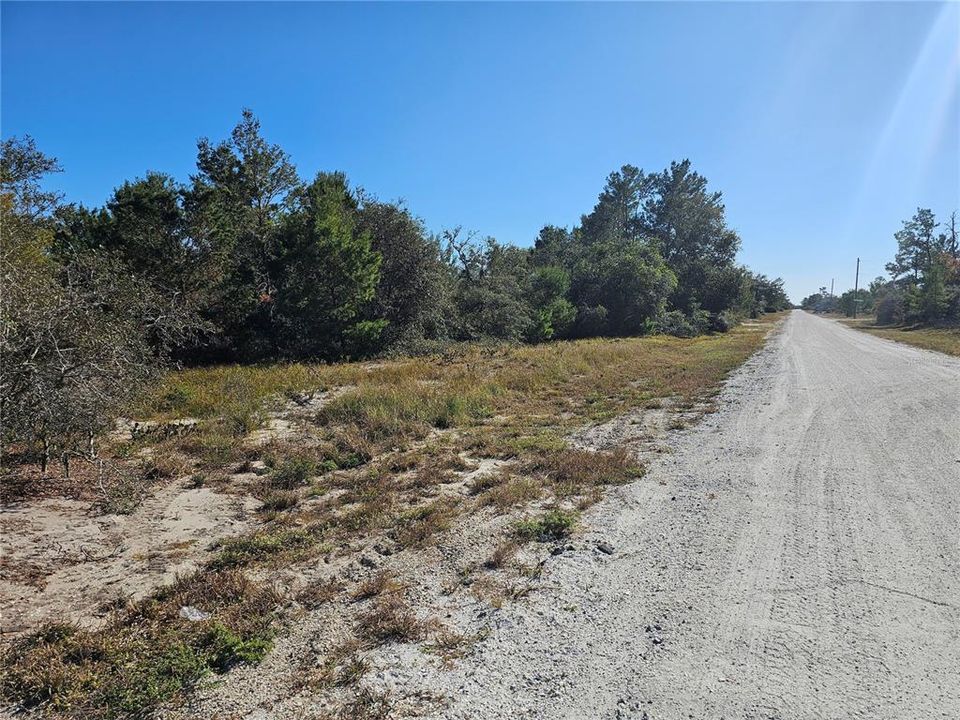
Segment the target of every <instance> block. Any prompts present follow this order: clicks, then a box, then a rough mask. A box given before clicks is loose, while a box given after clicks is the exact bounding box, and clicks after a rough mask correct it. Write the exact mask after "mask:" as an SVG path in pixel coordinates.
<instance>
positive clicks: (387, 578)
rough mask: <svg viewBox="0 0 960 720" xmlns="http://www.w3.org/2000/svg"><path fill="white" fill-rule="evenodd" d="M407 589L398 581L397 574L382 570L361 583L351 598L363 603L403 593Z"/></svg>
mask: <svg viewBox="0 0 960 720" xmlns="http://www.w3.org/2000/svg"><path fill="white" fill-rule="evenodd" d="M405 588H406V585H405V584H404V583H402V582H400V580H398V579H397V576H396V574H395V573H393V572H392V571H390V570H380V571H378V572H376V573H374V574H373V575H371V576H370V577H369V578H367V579H366V580H364V581H363V582H361V583H360V584H359V585H358V586H357V587H356V589H355V590H354V591H353V593H351V595H350V598H351V599H352V600H353V601H354V602H361V601H363V600H369V599H370V598H375V597H379V596H380V595H384V594H387V593H398V592H402V591H403V590H404V589H405Z"/></svg>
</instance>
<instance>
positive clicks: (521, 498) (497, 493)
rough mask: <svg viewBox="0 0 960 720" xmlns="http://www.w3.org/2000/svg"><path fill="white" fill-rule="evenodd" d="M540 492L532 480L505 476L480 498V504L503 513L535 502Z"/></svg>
mask: <svg viewBox="0 0 960 720" xmlns="http://www.w3.org/2000/svg"><path fill="white" fill-rule="evenodd" d="M541 492H542V490H541V488H540V485H539V484H538V483H537V482H536V481H535V480H533V479H532V478H529V477H513V476H511V475H506V480H505V481H503V482H500V483H497V484H496V485H494V486H493V487H492V488H490V489H489V490H487V491H486V492H485V493H483V495H481V496H480V504H481V505H493V506H495V507H496V508H497V509H499V510H501V511H503V510H507V509H509V508H511V507H514V506H516V505H522V504H524V503H527V502H530V501H532V500H536V499H537V498H539V497H540V494H541Z"/></svg>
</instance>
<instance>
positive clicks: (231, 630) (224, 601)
mask: <svg viewBox="0 0 960 720" xmlns="http://www.w3.org/2000/svg"><path fill="white" fill-rule="evenodd" d="M776 319H777V318H776V317H775V316H774V317H767V318H764V319H763V321H762V322H761V323H759V324H752V325H745V326H741V327H738V328H736V329H734V330H733V331H731V332H730V333H727V334H724V335H716V336H709V337H701V338H692V339H680V338H670V337H647V338H623V339H594V340H581V341H574V342H556V343H549V344H543V345H533V346H499V347H495V348H491V347H489V346H485V347H479V346H464V347H461V348H458V349H456V350H455V351H453V352H450V353H447V354H445V355H438V356H435V357H431V358H423V357H421V358H409V359H399V360H389V361H385V362H381V363H376V364H373V363H344V364H339V365H306V364H277V365H270V366H251V367H241V366H223V367H207V368H197V369H190V370H184V371H179V372H174V373H170V374H169V375H167V376H166V377H165V378H164V379H163V381H162V382H161V383H160V385H159V386H158V387H157V388H156V389H155V391H154V392H152V393H151V394H150V395H149V396H148V397H145V398H144V399H143V400H142V401H141V403H140V404H139V406H138V407H137V408H135V410H136V412H137V415H138V416H139V417H142V418H144V419H154V420H164V419H172V418H178V417H194V418H197V419H199V421H200V422H199V423H198V424H197V425H196V426H195V427H194V428H193V429H192V431H191V432H190V433H188V434H184V435H182V436H181V435H177V436H173V437H164V438H162V439H159V440H157V441H156V443H155V444H154V445H153V450H154V457H157V458H165V459H166V458H176V459H177V462H180V459H182V460H183V461H184V473H185V474H190V473H193V474H194V475H195V476H196V477H199V478H202V481H203V484H214V483H215V484H217V486H218V488H219V489H221V490H230V489H231V488H232V486H231V485H230V483H231V482H235V483H236V488H235V489H236V491H238V492H241V493H244V494H249V493H251V492H252V493H254V494H257V495H258V496H259V497H261V499H262V500H263V501H264V503H263V512H262V513H260V514H259V516H258V517H259V520H260V524H259V525H258V527H257V528H256V529H255V530H254V531H253V532H251V533H249V534H247V535H243V536H239V537H234V538H230V539H227V540H224V541H222V542H220V543H219V544H218V545H217V546H216V547H215V550H216V554H215V556H214V558H213V559H212V560H211V561H210V562H209V563H208V564H207V566H206V567H204V568H203V569H202V570H201V571H199V572H198V573H197V575H195V576H193V577H192V578H191V579H189V580H187V581H181V582H180V583H178V584H177V585H176V586H174V588H172V589H169V590H164V591H160V592H159V593H157V594H156V595H154V596H153V597H152V598H150V599H149V600H147V601H144V603H141V604H139V605H137V606H136V607H134V608H131V609H128V610H126V611H124V613H123V614H122V615H120V616H118V617H117V618H116V619H115V620H114V621H112V622H111V623H110V624H109V625H108V626H107V627H106V628H104V629H103V630H101V631H97V632H87V631H82V630H78V629H76V628H71V627H66V626H56V627H53V628H50V629H47V630H45V631H43V633H41V634H37V635H36V636H32V637H31V638H28V639H25V640H24V641H23V642H22V643H19V644H17V645H16V646H14V649H13V650H11V654H9V655H8V656H7V657H5V658H4V660H5V664H6V666H7V667H9V668H10V670H9V671H8V672H7V674H6V676H5V678H4V680H3V697H4V698H5V699H7V700H8V701H9V702H11V703H21V704H24V705H26V706H36V705H38V704H40V703H45V707H48V708H50V709H51V710H52V711H54V713H55V714H56V713H59V714H60V715H64V716H68V717H92V718H101V717H102V718H112V717H120V716H124V715H137V714H149V711H151V710H152V709H154V708H156V707H157V706H158V705H159V704H162V703H164V702H167V701H169V700H171V699H173V698H175V697H177V696H178V695H180V694H182V693H183V692H184V691H185V690H186V689H188V688H190V687H191V686H193V685H194V684H195V683H196V682H197V681H198V680H200V679H201V678H203V677H204V676H206V675H209V674H211V673H214V674H215V673H219V672H223V671H225V670H226V669H227V668H229V667H230V666H232V665H234V664H237V663H253V662H257V660H258V659H259V658H260V657H262V655H263V653H264V652H266V650H267V648H268V647H269V643H270V640H271V638H272V637H273V633H274V632H275V626H276V624H277V614H276V609H275V608H276V607H277V605H278V599H277V598H276V597H275V596H274V595H271V592H272V591H269V590H266V589H264V588H262V587H260V586H255V585H253V584H251V583H250V582H249V581H247V580H245V579H244V580H241V578H243V577H244V576H243V575H242V574H241V572H240V570H241V569H245V568H250V569H254V568H255V569H256V570H257V572H258V577H259V574H261V573H262V574H264V575H265V576H266V577H268V578H269V577H270V575H269V571H270V570H271V569H276V568H280V567H287V566H290V565H296V564H297V563H300V562H303V561H304V560H305V559H307V558H311V557H314V556H315V555H316V554H317V553H319V552H328V553H329V552H333V550H332V548H334V547H335V548H336V552H337V553H349V552H355V551H356V550H355V548H357V547H360V546H363V545H366V541H367V539H369V538H371V537H380V538H381V539H383V540H384V541H385V542H386V543H387V544H395V546H398V547H399V548H400V549H401V550H405V551H414V552H415V551H419V550H421V549H423V548H426V547H430V546H431V545H433V544H435V543H436V542H437V537H438V536H440V535H441V534H443V533H445V532H447V531H449V530H450V529H451V528H455V527H456V523H457V519H458V517H459V516H460V515H462V514H463V513H468V512H477V511H479V510H483V511H484V512H492V513H495V514H508V513H516V512H517V509H518V508H523V507H525V506H528V505H530V504H531V503H533V502H542V503H546V504H547V506H548V507H550V506H551V504H552V503H557V502H559V501H566V503H565V504H566V505H573V506H575V507H579V508H583V507H586V506H587V505H588V504H589V503H590V502H593V501H594V500H595V499H597V498H598V497H600V495H601V494H602V492H603V490H604V489H605V488H607V487H609V486H611V485H617V484H622V483H625V482H629V481H631V480H633V479H635V478H637V477H639V476H640V475H641V474H642V472H643V468H642V467H640V466H639V465H638V464H637V463H636V462H635V460H634V459H633V458H632V457H631V456H630V455H629V453H627V452H626V451H620V452H589V451H584V450H578V449H574V448H570V447H568V445H567V441H566V438H567V437H568V436H569V433H570V432H571V431H572V430H573V429H575V428H577V427H580V426H582V425H583V424H585V423H587V422H593V421H600V420H604V419H607V418H610V417H613V416H615V415H617V414H619V413H622V412H625V411H628V410H630V409H633V408H637V407H653V406H658V405H659V404H660V399H661V398H667V397H672V398H677V399H678V403H674V404H679V405H680V406H683V405H684V404H687V405H690V404H692V403H693V402H694V401H695V400H697V399H700V398H703V397H705V396H707V395H709V393H710V392H711V391H712V389H713V388H714V387H715V386H716V384H717V383H718V382H719V381H720V380H722V379H723V378H724V377H725V376H726V374H727V373H729V372H730V371H731V370H733V369H734V368H735V367H737V366H738V365H739V364H740V363H741V362H743V360H745V359H746V358H747V357H748V356H749V355H750V354H751V353H752V352H753V351H755V350H756V349H757V348H759V347H760V345H761V344H762V342H763V337H764V334H765V332H764V331H765V330H767V329H769V328H770V326H771V323H772V322H773V321H774V320H776ZM328 389H336V390H337V392H336V393H331V395H330V399H329V401H328V402H327V403H326V404H325V405H323V406H322V407H319V409H317V410H311V411H310V412H311V413H313V415H312V417H309V418H307V419H306V420H305V421H304V423H302V424H303V425H304V427H303V428H302V429H300V430H298V432H300V433H302V434H301V435H295V436H293V437H290V438H284V439H278V440H273V441H270V442H267V443H266V444H263V443H254V442H252V441H248V439H247V435H248V434H249V433H250V432H251V431H253V430H255V429H257V428H259V427H261V426H263V424H264V421H265V419H266V418H267V417H268V413H270V412H271V411H274V410H277V409H279V408H280V407H281V406H282V405H283V404H284V403H285V402H288V401H289V400H290V399H292V398H297V397H299V395H300V394H302V393H308V394H309V393H317V392H323V391H325V390H328ZM298 422H299V421H298ZM139 442H141V443H142V442H144V441H142V440H141V441H139ZM124 448H125V449H124ZM136 449H137V448H136V447H134V446H133V444H132V443H131V444H130V446H124V447H121V448H118V449H117V451H118V452H127V453H128V454H130V453H132V452H133V451H134V450H136ZM465 457H466V458H468V460H464V458H465ZM470 458H503V459H506V460H508V462H507V464H506V465H505V466H504V467H503V468H501V469H500V470H498V471H495V472H493V473H488V474H486V475H483V476H480V477H477V478H476V479H474V480H473V481H472V484H471V486H470V487H469V492H470V494H471V495H473V497H472V498H463V497H462V496H458V495H453V496H451V494H450V490H448V489H447V486H448V484H449V483H454V482H457V481H458V478H459V477H461V474H462V473H464V472H466V471H468V470H470V469H472V467H474V465H473V464H472V460H471V459H470ZM254 461H261V462H254ZM164 462H165V463H166V460H165V461H164ZM264 467H265V468H266V469H264ZM186 468H189V469H186ZM155 470H156V471H157V472H158V475H161V476H162V475H165V474H166V472H165V470H166V468H162V467H159V466H158V467H157V468H155ZM178 472H179V470H178ZM233 473H241V475H238V476H237V477H239V478H241V479H239V480H236V479H234V480H231V477H232V474H233ZM251 474H261V475H262V477H253V478H252V479H251ZM158 479H159V478H158ZM308 488H309V489H308ZM454 498H456V499H454ZM577 517H578V516H577V513H576V512H573V511H566V510H560V509H552V510H548V511H546V512H544V513H543V514H540V515H537V516H533V517H528V518H527V519H525V520H522V521H520V522H519V523H516V524H512V523H506V525H507V526H508V527H509V528H512V529H509V530H507V531H505V532H504V533H502V534H501V537H499V538H493V541H492V543H491V545H493V543H496V542H499V545H498V546H497V547H496V548H495V549H494V550H493V552H492V554H491V555H490V556H489V558H488V560H487V562H486V563H485V565H484V566H485V567H486V568H487V569H488V570H492V569H504V568H507V567H508V566H511V565H512V564H513V563H512V560H513V558H514V555H515V554H516V552H517V550H518V543H520V542H529V541H538V542H549V541H556V540H560V539H562V538H564V537H566V536H568V535H569V534H570V533H571V531H572V529H573V527H574V526H575V523H576V521H577ZM358 541H360V542H358ZM482 580H483V579H482V578H481V579H480V580H478V581H477V582H476V583H474V587H475V591H476V592H477V593H480V592H481V588H482V587H483V582H482ZM245 583H246V584H245ZM231 588H233V589H232V590H231ZM403 590H404V586H403V585H401V584H400V583H399V582H398V581H397V580H396V578H394V577H393V576H391V575H390V574H389V573H386V572H383V573H378V574H376V575H373V576H372V577H370V578H368V579H367V580H365V581H363V582H361V583H360V584H359V585H358V586H355V587H353V588H350V587H347V586H345V585H342V584H339V583H337V582H335V581H331V580H322V581H317V582H315V583H312V584H310V585H308V586H307V587H306V588H304V589H303V590H302V591H301V592H300V594H299V595H298V600H299V601H300V604H301V606H302V607H305V608H307V609H312V608H319V607H320V606H322V605H324V604H326V603H330V602H333V601H337V600H338V599H348V600H349V599H352V600H353V601H354V602H355V603H356V604H355V605H351V604H350V603H345V604H344V607H345V608H350V609H349V610H348V611H347V612H349V615H348V616H347V619H348V620H347V621H348V622H349V623H352V625H351V626H350V627H352V628H353V632H354V634H355V636H356V637H355V640H356V642H357V643H358V645H357V648H355V649H353V650H351V651H350V652H349V653H345V654H343V656H342V657H339V656H338V657H336V658H332V660H331V662H332V663H333V664H330V663H328V664H327V665H323V666H322V667H321V668H320V669H319V670H318V673H317V674H316V675H317V676H316V678H315V679H316V680H317V681H318V682H320V684H324V683H326V684H327V686H330V685H333V686H340V685H341V684H343V685H350V686H355V685H356V684H357V682H358V681H359V678H360V676H362V674H363V673H364V672H365V671H366V666H365V663H364V661H363V659H362V658H361V657H360V656H359V655H358V654H357V653H358V652H359V650H360V649H362V648H370V647H374V646H376V645H379V644H383V643H387V642H394V641H400V642H412V641H420V640H422V639H424V638H425V637H427V635H428V632H430V626H429V624H428V623H425V622H424V621H422V620H420V619H419V618H418V617H417V615H416V614H415V613H414V612H413V611H412V609H411V608H410V607H409V606H408V605H407V603H406V601H405V599H404V596H403V595H404V593H403ZM218 593H219V594H218ZM231 593H232V594H231ZM488 595H490V597H491V598H493V599H491V600H490V602H491V603H493V604H494V605H496V604H497V603H499V602H502V601H503V600H501V599H498V598H505V597H508V596H509V593H506V591H505V590H504V589H503V588H502V587H500V586H499V585H496V584H492V585H490V589H489V592H488ZM191 604H192V605H195V606H196V607H198V608H201V609H203V610H204V611H207V612H210V613H211V619H210V620H209V621H202V622H198V623H190V622H188V621H186V620H183V619H182V618H179V617H178V615H177V611H178V609H179V607H180V606H181V605H191ZM461 641H462V638H459V637H458V636H456V635H455V634H450V635H449V636H444V637H442V638H438V639H437V640H436V643H435V644H436V646H437V648H436V649H437V651H438V652H441V653H442V654H449V655H451V656H452V655H455V654H456V653H457V652H458V650H457V648H458V647H459V646H460V645H461V644H462V643H461ZM324 668H326V669H324ZM324 678H325V680H324ZM357 693H358V694H357V695H356V697H355V698H354V701H352V702H348V703H347V704H346V705H344V706H343V708H341V712H340V714H339V716H341V717H378V716H379V715H380V714H381V713H382V712H385V708H387V707H388V705H389V702H388V700H387V699H385V698H382V697H380V696H375V695H369V696H364V695H363V694H362V693H361V692H360V691H359V690H357Z"/></svg>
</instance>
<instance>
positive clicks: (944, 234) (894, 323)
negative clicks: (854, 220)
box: [800, 208, 960, 352]
mask: <svg viewBox="0 0 960 720" xmlns="http://www.w3.org/2000/svg"><path fill="white" fill-rule="evenodd" d="M938 228H939V231H938ZM894 237H895V238H896V241H897V254H896V256H895V257H894V259H893V261H892V262H889V263H887V272H888V273H889V274H890V279H889V280H888V279H886V278H883V277H878V278H875V279H874V280H872V281H871V282H870V283H868V285H867V287H865V288H860V289H859V290H857V291H854V290H848V291H846V292H845V293H843V294H842V295H840V296H834V295H831V294H830V293H829V292H828V291H827V289H826V288H820V291H819V292H817V293H814V294H813V295H810V296H808V297H805V298H804V299H803V301H802V302H801V303H800V306H801V307H802V308H803V309H804V310H809V311H811V312H817V313H840V314H842V315H844V316H846V317H853V316H854V315H859V316H860V317H861V318H868V317H872V318H873V320H874V323H873V325H875V326H876V329H875V332H876V334H884V333H886V335H884V336H885V337H891V339H901V340H902V341H903V342H911V338H913V339H915V340H916V342H912V344H915V345H920V346H921V347H929V348H930V349H934V350H942V351H944V352H950V350H949V348H950V347H952V346H953V344H954V340H953V339H952V338H954V337H955V335H956V332H955V330H956V329H957V328H958V327H960V241H958V238H957V213H956V212H954V213H952V214H951V215H950V219H949V220H948V221H947V222H946V223H938V222H937V219H936V217H935V216H934V214H933V212H932V211H930V210H928V209H924V208H918V209H917V212H916V214H915V215H914V216H913V217H912V218H910V219H909V220H905V221H904V222H903V227H902V228H901V229H900V230H898V231H897V232H896V233H895V234H894ZM856 326H857V327H860V328H861V329H866V327H867V326H866V325H865V324H864V323H858V324H857V325H856ZM935 328H946V329H944V330H943V331H942V332H941V331H939V330H935ZM951 328H952V330H951ZM873 331H874V330H872V332H873ZM899 331H903V334H897V333H898V332H899ZM907 332H909V334H906V333H907ZM944 348H946V349H944Z"/></svg>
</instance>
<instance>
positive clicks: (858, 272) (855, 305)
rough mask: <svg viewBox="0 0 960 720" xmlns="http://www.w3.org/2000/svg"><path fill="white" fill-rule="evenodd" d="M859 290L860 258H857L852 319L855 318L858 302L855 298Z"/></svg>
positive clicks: (858, 299)
mask: <svg viewBox="0 0 960 720" xmlns="http://www.w3.org/2000/svg"><path fill="white" fill-rule="evenodd" d="M859 289H860V258H857V274H856V276H855V277H854V280H853V317H854V319H856V317H857V304H858V303H859V302H860V298H858V297H857V290H859Z"/></svg>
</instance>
